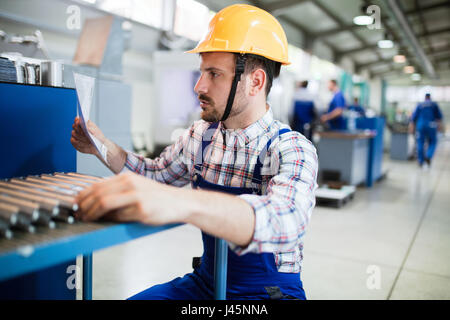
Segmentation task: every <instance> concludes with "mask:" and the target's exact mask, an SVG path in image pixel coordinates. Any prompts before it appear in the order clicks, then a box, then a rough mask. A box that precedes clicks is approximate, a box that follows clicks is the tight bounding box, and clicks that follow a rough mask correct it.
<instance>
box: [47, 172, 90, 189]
mask: <svg viewBox="0 0 450 320" xmlns="http://www.w3.org/2000/svg"><path fill="white" fill-rule="evenodd" d="M41 178H42V179H44V180H49V181H60V182H64V183H67V184H69V185H72V186H78V187H80V188H83V189H84V188H86V187H88V186H90V185H91V184H90V183H86V182H81V181H74V180H69V179H66V178H62V177H56V176H53V175H51V174H43V175H41Z"/></svg>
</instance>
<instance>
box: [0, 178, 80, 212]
mask: <svg viewBox="0 0 450 320" xmlns="http://www.w3.org/2000/svg"><path fill="white" fill-rule="evenodd" d="M0 187H5V188H9V189H12V190H17V191H23V192H27V193H31V194H34V195H38V196H42V197H49V198H51V199H55V200H58V201H59V205H60V206H61V207H63V208H65V209H68V210H72V211H77V210H78V205H77V204H76V203H75V201H74V199H75V197H72V196H62V195H59V194H55V193H54V192H49V191H42V190H38V189H36V188H35V187H29V186H19V185H15V184H12V183H7V182H1V181H0Z"/></svg>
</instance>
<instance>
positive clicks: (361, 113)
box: [347, 98, 366, 117]
mask: <svg viewBox="0 0 450 320" xmlns="http://www.w3.org/2000/svg"><path fill="white" fill-rule="evenodd" d="M347 110H350V111H354V112H356V113H357V114H358V116H359V117H365V116H366V111H365V110H364V108H363V107H362V106H361V104H360V103H359V99H358V98H354V99H353V104H352V105H349V106H348V107H347Z"/></svg>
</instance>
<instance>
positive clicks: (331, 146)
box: [317, 130, 375, 185]
mask: <svg viewBox="0 0 450 320" xmlns="http://www.w3.org/2000/svg"><path fill="white" fill-rule="evenodd" d="M319 135H320V141H319V144H318V147H317V149H318V156H319V172H324V171H337V172H339V173H340V181H343V182H345V183H346V184H349V185H359V184H362V183H365V182H366V181H367V171H368V163H369V140H370V139H371V138H373V137H374V136H375V133H374V132H372V131H370V130H367V131H362V130H358V131H354V132H349V131H323V132H319Z"/></svg>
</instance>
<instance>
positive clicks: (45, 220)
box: [0, 195, 55, 228]
mask: <svg viewBox="0 0 450 320" xmlns="http://www.w3.org/2000/svg"><path fill="white" fill-rule="evenodd" d="M0 203H4V204H10V205H13V206H16V207H18V208H19V217H20V219H21V221H23V222H24V223H27V221H29V222H28V223H33V224H37V225H41V226H46V227H49V228H54V227H55V223H54V222H53V221H52V220H51V218H52V214H51V213H50V212H48V211H45V210H41V209H40V208H39V205H38V204H36V203H35V202H31V201H28V200H23V199H18V198H15V197H12V196H10V195H0Z"/></svg>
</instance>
